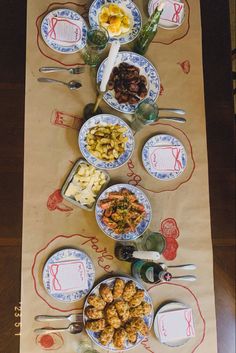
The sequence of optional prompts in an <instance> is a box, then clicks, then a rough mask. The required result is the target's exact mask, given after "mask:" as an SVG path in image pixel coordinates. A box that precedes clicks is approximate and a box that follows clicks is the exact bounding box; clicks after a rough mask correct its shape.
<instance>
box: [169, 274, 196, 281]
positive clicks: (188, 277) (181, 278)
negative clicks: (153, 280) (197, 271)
mask: <svg viewBox="0 0 236 353" xmlns="http://www.w3.org/2000/svg"><path fill="white" fill-rule="evenodd" d="M172 279H175V280H177V281H189V282H193V281H196V279H197V277H196V276H193V275H186V276H175V277H172ZM172 279H171V280H172Z"/></svg>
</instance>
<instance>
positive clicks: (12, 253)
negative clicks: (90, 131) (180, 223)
mask: <svg viewBox="0 0 236 353" xmlns="http://www.w3.org/2000/svg"><path fill="white" fill-rule="evenodd" d="M1 5H2V14H4V16H2V19H1V31H0V36H1V56H0V64H1V66H0V67H1V76H0V91H1V94H0V102H1V108H2V112H3V114H2V117H1V121H2V126H1V129H0V134H1V138H0V146H1V147H0V150H1V161H2V163H1V168H0V178H1V184H0V185H1V195H2V197H1V203H0V210H1V212H0V214H1V222H0V223H1V224H0V229H1V232H0V246H1V262H0V264H1V265H0V271H1V299H0V302H1V316H0V323H1V328H2V329H3V331H2V335H1V338H0V351H1V352H4V353H10V352H13V351H14V352H16V351H17V349H18V345H19V332H20V327H19V326H20V324H19V322H20V316H19V315H20V304H19V302H20V259H21V226H22V183H23V133H24V73H25V72H24V67H25V16H26V4H25V1H22V2H21V4H17V3H13V2H6V1H2V2H1ZM4 5H5V6H4ZM202 28H203V31H202V33H203V60H204V79H205V102H206V118H207V138H208V162H209V182H210V203H211V225H212V239H213V249H214V270H215V293H216V314H217V328H218V347H219V348H218V350H219V353H221V352H222V353H223V352H226V351H227V353H231V352H232V353H233V352H234V344H235V339H234V335H235V324H234V277H235V273H234V259H235V248H234V244H235V243H234V242H235V240H234V230H235V228H234V224H233V219H234V210H235V206H234V195H235V193H234V185H235V181H234V159H233V158H234V120H233V104H232V82H231V66H230V65H231V50H230V36H229V13H228V4H227V2H225V3H222V1H220V0H216V1H215V2H214V4H213V3H212V2H211V1H210V0H208V1H202Z"/></svg>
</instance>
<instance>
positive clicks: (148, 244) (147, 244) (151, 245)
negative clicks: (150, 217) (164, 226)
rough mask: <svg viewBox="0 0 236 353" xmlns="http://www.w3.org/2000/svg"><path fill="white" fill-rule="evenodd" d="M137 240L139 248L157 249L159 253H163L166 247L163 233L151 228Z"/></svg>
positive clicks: (146, 249) (145, 249)
mask: <svg viewBox="0 0 236 353" xmlns="http://www.w3.org/2000/svg"><path fill="white" fill-rule="evenodd" d="M136 242H137V247H138V249H140V250H144V251H157V252H159V254H162V253H163V251H164V249H165V247H166V241H165V238H164V237H163V235H162V234H161V233H158V232H153V231H151V230H149V229H147V230H146V232H144V234H143V235H141V237H139V238H138V239H137V240H136Z"/></svg>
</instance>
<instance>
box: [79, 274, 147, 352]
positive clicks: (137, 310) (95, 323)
mask: <svg viewBox="0 0 236 353" xmlns="http://www.w3.org/2000/svg"><path fill="white" fill-rule="evenodd" d="M83 321H84V326H85V330H86V332H87V334H88V335H89V337H90V338H91V340H92V341H93V342H94V343H95V344H96V345H98V346H99V347H100V348H101V349H103V350H104V349H105V350H109V351H110V352H119V351H127V350H130V349H132V348H134V347H137V346H138V345H139V344H140V343H141V342H142V341H143V340H144V339H145V338H147V336H148V335H149V331H150V329H151V326H152V322H153V304H152V299H151V297H150V295H149V293H148V292H147V291H146V290H145V289H144V288H143V287H142V285H141V284H140V283H138V282H137V281H136V280H135V279H133V278H131V277H124V276H119V277H112V278H107V279H105V280H103V281H102V282H100V283H99V284H98V285H97V286H95V287H94V288H93V289H92V291H91V292H90V294H89V295H88V297H87V299H86V301H85V304H84V310H83Z"/></svg>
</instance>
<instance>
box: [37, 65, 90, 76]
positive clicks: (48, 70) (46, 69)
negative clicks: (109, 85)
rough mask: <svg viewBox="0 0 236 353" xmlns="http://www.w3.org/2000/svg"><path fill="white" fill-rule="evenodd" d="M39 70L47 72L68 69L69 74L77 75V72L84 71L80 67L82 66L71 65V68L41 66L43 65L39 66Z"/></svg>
mask: <svg viewBox="0 0 236 353" xmlns="http://www.w3.org/2000/svg"><path fill="white" fill-rule="evenodd" d="M39 71H40V72H45V73H47V72H59V71H68V72H69V73H70V74H73V75H77V74H82V73H83V72H84V71H85V68H84V67H82V66H77V67H71V68H66V67H53V66H43V67H40V69H39Z"/></svg>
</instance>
